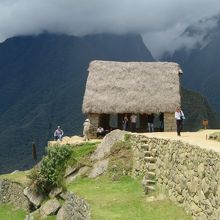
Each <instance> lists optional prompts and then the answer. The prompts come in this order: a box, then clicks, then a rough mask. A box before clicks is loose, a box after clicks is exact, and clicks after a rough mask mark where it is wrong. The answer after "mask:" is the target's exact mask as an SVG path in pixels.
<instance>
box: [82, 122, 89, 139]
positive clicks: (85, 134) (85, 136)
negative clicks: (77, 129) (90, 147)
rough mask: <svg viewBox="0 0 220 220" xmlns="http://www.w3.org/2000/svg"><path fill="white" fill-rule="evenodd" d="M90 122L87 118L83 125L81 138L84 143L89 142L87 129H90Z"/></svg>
mask: <svg viewBox="0 0 220 220" xmlns="http://www.w3.org/2000/svg"><path fill="white" fill-rule="evenodd" d="M90 126H91V124H90V120H89V119H88V118H87V119H86V120H85V122H84V123H83V136H84V139H83V140H84V141H88V140H89V129H90Z"/></svg>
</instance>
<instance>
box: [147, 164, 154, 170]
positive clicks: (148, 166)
mask: <svg viewBox="0 0 220 220" xmlns="http://www.w3.org/2000/svg"><path fill="white" fill-rule="evenodd" d="M146 167H147V170H148V171H155V170H156V165H155V164H154V163H148V164H146Z"/></svg>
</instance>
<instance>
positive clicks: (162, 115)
mask: <svg viewBox="0 0 220 220" xmlns="http://www.w3.org/2000/svg"><path fill="white" fill-rule="evenodd" d="M159 120H160V131H164V113H163V112H160V114H159Z"/></svg>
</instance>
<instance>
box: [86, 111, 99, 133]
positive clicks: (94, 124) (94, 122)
mask: <svg viewBox="0 0 220 220" xmlns="http://www.w3.org/2000/svg"><path fill="white" fill-rule="evenodd" d="M99 117H100V115H99V114H88V118H89V120H90V123H91V127H90V136H91V137H96V131H97V128H98V126H99Z"/></svg>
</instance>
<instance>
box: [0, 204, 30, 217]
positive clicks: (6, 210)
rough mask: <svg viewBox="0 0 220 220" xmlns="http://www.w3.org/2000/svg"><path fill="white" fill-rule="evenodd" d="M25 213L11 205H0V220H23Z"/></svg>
mask: <svg viewBox="0 0 220 220" xmlns="http://www.w3.org/2000/svg"><path fill="white" fill-rule="evenodd" d="M25 215H26V212H25V211H24V210H22V209H15V208H14V207H13V206H11V205H6V204H4V205H0V220H24V219H25Z"/></svg>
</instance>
